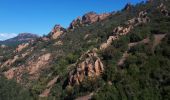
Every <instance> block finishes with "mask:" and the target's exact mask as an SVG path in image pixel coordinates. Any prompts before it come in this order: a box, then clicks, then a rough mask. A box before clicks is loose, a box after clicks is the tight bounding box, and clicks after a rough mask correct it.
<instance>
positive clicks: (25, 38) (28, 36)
mask: <svg viewBox="0 0 170 100" xmlns="http://www.w3.org/2000/svg"><path fill="white" fill-rule="evenodd" d="M38 37H39V36H38V35H36V34H32V33H20V34H19V35H18V36H16V37H14V38H10V39H7V40H4V41H0V44H4V45H9V46H14V45H18V44H21V43H25V42H29V41H32V40H35V39H37V38H38Z"/></svg>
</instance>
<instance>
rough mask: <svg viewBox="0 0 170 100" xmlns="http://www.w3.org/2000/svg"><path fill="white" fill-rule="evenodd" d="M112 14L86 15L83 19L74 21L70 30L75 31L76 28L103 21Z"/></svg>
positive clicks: (89, 13) (90, 13) (92, 13)
mask: <svg viewBox="0 0 170 100" xmlns="http://www.w3.org/2000/svg"><path fill="white" fill-rule="evenodd" d="M111 14H112V13H103V14H97V13H95V12H88V13H86V14H85V15H83V17H78V18H77V19H75V20H73V21H72V23H71V24H70V27H69V29H74V28H75V27H79V26H83V25H86V24H93V23H95V22H98V21H102V20H104V19H105V18H107V17H108V16H110V15H111Z"/></svg>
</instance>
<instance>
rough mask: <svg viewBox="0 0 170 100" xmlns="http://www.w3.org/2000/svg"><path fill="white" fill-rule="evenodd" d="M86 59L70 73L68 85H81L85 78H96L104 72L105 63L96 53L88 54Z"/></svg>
mask: <svg viewBox="0 0 170 100" xmlns="http://www.w3.org/2000/svg"><path fill="white" fill-rule="evenodd" d="M84 57H85V58H84V60H83V61H81V62H80V63H78V64H77V66H76V69H75V70H73V71H72V72H70V74H69V82H68V85H71V86H72V85H74V84H80V83H81V82H82V81H83V80H84V78H85V77H88V78H94V77H97V76H99V75H101V74H102V72H103V71H104V66H103V63H102V61H101V59H100V58H99V57H98V56H97V54H96V53H94V52H88V53H87V54H85V55H84Z"/></svg>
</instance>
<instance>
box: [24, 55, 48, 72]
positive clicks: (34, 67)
mask: <svg viewBox="0 0 170 100" xmlns="http://www.w3.org/2000/svg"><path fill="white" fill-rule="evenodd" d="M50 57H51V54H50V53H47V54H44V55H42V56H40V57H39V58H38V59H37V61H35V62H29V66H28V67H27V69H28V71H29V74H35V73H36V72H37V71H39V70H40V69H41V68H43V66H44V65H46V64H47V63H48V61H49V59H50Z"/></svg>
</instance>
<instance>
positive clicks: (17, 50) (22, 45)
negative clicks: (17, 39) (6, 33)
mask: <svg viewBox="0 0 170 100" xmlns="http://www.w3.org/2000/svg"><path fill="white" fill-rule="evenodd" d="M28 46H29V43H23V44H20V45H18V47H17V48H16V50H15V52H20V51H22V50H23V49H24V48H26V47H28Z"/></svg>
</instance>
